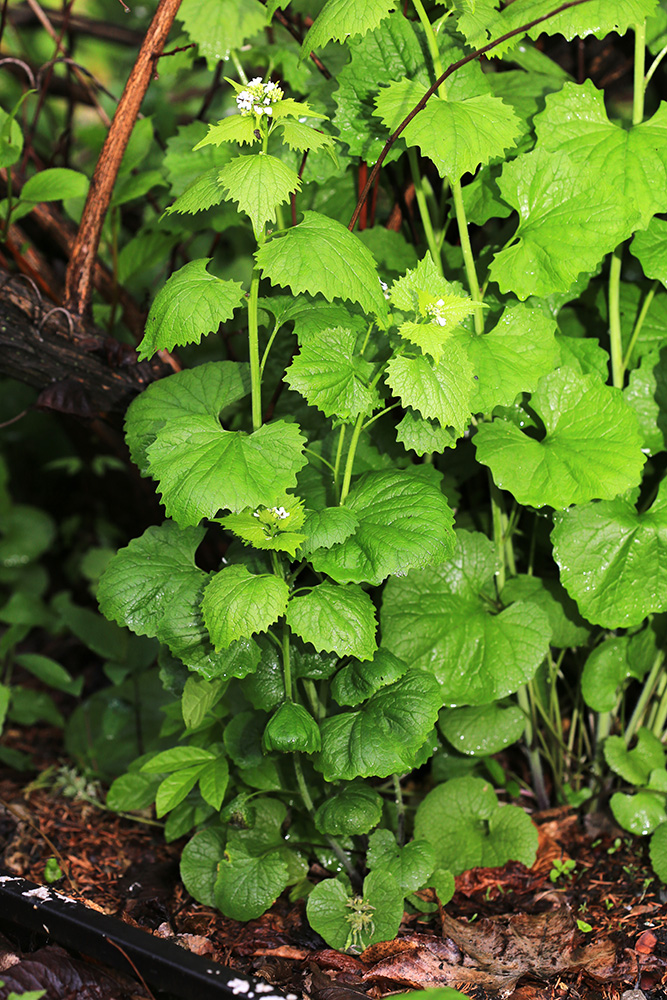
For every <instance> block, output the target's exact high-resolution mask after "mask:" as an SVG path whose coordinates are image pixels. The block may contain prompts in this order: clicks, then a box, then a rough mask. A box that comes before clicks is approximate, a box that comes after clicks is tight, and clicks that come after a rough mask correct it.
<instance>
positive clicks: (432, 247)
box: [408, 146, 443, 274]
mask: <svg viewBox="0 0 667 1000" xmlns="http://www.w3.org/2000/svg"><path fill="white" fill-rule="evenodd" d="M408 162H409V164H410V173H411V174H412V182H413V184H414V186H415V198H416V199H417V207H418V209H419V215H420V217H421V220H422V226H423V227H424V235H425V236H426V242H427V244H428V248H429V251H430V253H431V257H432V259H433V263H434V264H435V266H436V267H437V269H438V271H439V272H440V274H442V273H443V270H442V259H441V256H440V248H439V247H438V241H437V240H436V238H435V232H434V230H433V223H432V221H431V214H430V212H429V210H428V205H427V203H426V195H425V193H424V186H423V184H422V176H421V171H420V169H419V160H418V158H417V152H416V150H415V148H414V146H410V147H409V148H408Z"/></svg>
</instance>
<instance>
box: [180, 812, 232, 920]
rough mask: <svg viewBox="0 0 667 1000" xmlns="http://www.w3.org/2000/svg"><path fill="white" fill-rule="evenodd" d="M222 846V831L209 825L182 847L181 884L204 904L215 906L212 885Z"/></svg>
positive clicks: (223, 840) (223, 839)
mask: <svg viewBox="0 0 667 1000" xmlns="http://www.w3.org/2000/svg"><path fill="white" fill-rule="evenodd" d="M224 847H225V835H224V833H223V831H222V830H216V829H215V828H213V827H209V828H208V829H206V830H201V831H200V832H199V833H197V834H195V836H194V837H193V838H192V840H190V841H188V843H187V844H186V845H185V847H184V848H183V853H182V855H181V878H182V879H183V885H184V886H185V888H186V889H187V891H188V892H189V893H190V895H191V896H193V897H194V898H195V899H196V900H197V902H198V903H203V905H204V906H215V895H214V891H213V887H214V886H215V880H216V878H217V874H218V864H219V862H220V858H221V857H222V853H223V850H224Z"/></svg>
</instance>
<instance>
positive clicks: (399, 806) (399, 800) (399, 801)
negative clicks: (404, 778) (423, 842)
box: [392, 774, 405, 847]
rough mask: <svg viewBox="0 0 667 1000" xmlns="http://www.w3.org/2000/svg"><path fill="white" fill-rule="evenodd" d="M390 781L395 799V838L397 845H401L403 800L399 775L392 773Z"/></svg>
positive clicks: (402, 838) (402, 840) (402, 837)
mask: <svg viewBox="0 0 667 1000" xmlns="http://www.w3.org/2000/svg"><path fill="white" fill-rule="evenodd" d="M392 782H393V785H394V799H395V800H396V840H397V841H398V846H399V847H403V844H404V843H405V802H404V801H403V789H402V788H401V778H400V775H398V774H392Z"/></svg>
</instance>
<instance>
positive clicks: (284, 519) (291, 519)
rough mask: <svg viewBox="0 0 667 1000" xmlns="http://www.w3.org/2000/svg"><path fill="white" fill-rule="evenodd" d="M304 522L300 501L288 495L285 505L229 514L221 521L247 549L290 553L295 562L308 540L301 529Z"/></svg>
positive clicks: (284, 501) (283, 499)
mask: <svg viewBox="0 0 667 1000" xmlns="http://www.w3.org/2000/svg"><path fill="white" fill-rule="evenodd" d="M303 521H304V510H303V504H302V502H301V501H299V500H298V499H296V498H295V497H292V496H288V495H285V496H284V497H283V498H282V503H280V505H276V506H274V507H269V508H266V507H260V508H259V509H258V510H250V509H248V510H246V511H244V512H243V513H242V514H228V515H227V517H223V518H221V519H220V524H222V525H223V526H224V527H225V528H227V529H228V530H229V531H233V532H234V534H236V535H238V537H239V538H241V539H242V541H243V542H244V543H245V544H246V545H253V546H254V547H255V548H257V549H265V550H268V551H274V552H288V553H289V554H290V556H291V557H292V559H293V558H294V556H295V554H296V550H297V549H298V548H299V546H300V545H301V543H302V542H303V541H304V539H305V537H306V536H305V535H303V534H301V533H300V531H299V529H300V528H301V526H302V524H303Z"/></svg>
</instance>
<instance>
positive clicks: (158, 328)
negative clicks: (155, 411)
mask: <svg viewBox="0 0 667 1000" xmlns="http://www.w3.org/2000/svg"><path fill="white" fill-rule="evenodd" d="M209 263H210V258H204V259H202V260H191V261H190V262H189V263H188V264H185V266H184V267H181V268H180V269H179V270H178V271H176V272H175V273H174V274H172V276H171V277H170V278H169V279H168V281H167V283H166V284H165V286H164V287H163V288H161V289H160V291H159V292H158V294H157V295H156V297H155V299H154V301H153V305H152V306H151V310H150V312H149V314H148V320H147V321H146V331H145V333H144V338H143V340H142V341H141V343H140V344H139V347H138V351H139V360H140V361H143V360H144V359H145V358H150V357H152V356H153V354H155V352H156V351H158V350H160V349H164V350H167V351H171V350H172V349H173V348H174V347H184V346H185V345H186V344H198V343H199V342H200V341H201V338H202V336H204V335H206V334H207V333H215V331H216V330H217V329H218V327H219V326H220V324H221V323H224V322H225V320H228V319H230V318H231V317H232V316H233V315H234V310H235V309H237V308H238V307H239V306H240V305H241V303H242V302H243V300H244V293H243V286H242V285H241V283H240V282H239V281H222V280H221V279H220V278H216V277H215V275H213V274H209V273H208V271H207V270H206V268H207V266H208V264H209Z"/></svg>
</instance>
